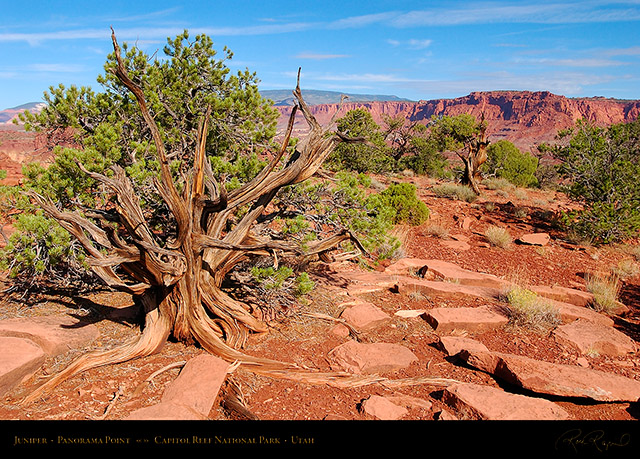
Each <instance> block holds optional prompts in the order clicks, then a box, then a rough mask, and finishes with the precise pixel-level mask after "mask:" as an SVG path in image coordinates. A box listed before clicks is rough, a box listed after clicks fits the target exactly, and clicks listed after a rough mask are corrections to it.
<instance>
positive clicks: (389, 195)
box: [381, 183, 429, 226]
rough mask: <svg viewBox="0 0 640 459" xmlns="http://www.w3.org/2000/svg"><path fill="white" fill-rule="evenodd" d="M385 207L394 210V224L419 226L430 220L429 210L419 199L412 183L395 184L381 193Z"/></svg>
mask: <svg viewBox="0 0 640 459" xmlns="http://www.w3.org/2000/svg"><path fill="white" fill-rule="evenodd" d="M381 196H382V199H383V201H384V205H385V206H387V207H389V208H390V209H393V210H394V211H395V215H394V217H393V223H395V224H399V223H407V224H409V225H414V226H418V225H421V224H422V223H424V222H425V221H427V220H428V219H429V208H428V207H427V205H426V204H425V203H424V202H422V201H420V200H419V199H418V196H417V195H416V187H415V185H413V184H411V183H394V184H392V185H390V186H389V188H387V189H386V190H384V191H383V192H382V193H381Z"/></svg>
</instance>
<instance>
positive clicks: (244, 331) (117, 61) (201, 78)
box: [25, 32, 365, 402]
mask: <svg viewBox="0 0 640 459" xmlns="http://www.w3.org/2000/svg"><path fill="white" fill-rule="evenodd" d="M112 42H113V49H114V51H113V53H112V54H111V55H110V56H109V57H108V60H107V63H106V65H105V70H106V73H105V75H104V76H100V77H99V82H100V83H101V84H102V85H103V88H104V90H103V91H101V92H94V91H93V90H92V89H90V88H77V87H71V88H64V87H62V86H58V87H53V88H51V89H50V92H49V93H48V94H46V96H45V98H46V102H47V107H46V108H45V109H44V110H43V111H42V112H41V113H40V114H38V115H31V114H27V115H26V116H25V121H26V123H27V126H28V127H29V128H31V129H38V130H41V131H43V132H45V133H47V134H48V135H49V136H50V137H52V138H55V137H56V136H60V135H63V136H64V137H65V138H66V139H67V140H68V141H69V144H68V146H67V147H64V148H62V147H60V148H57V150H56V155H55V161H54V163H53V165H52V166H50V167H49V168H42V167H39V166H32V167H31V168H30V169H29V170H27V171H26V173H27V176H28V180H27V183H28V185H27V186H26V192H27V194H28V196H29V197H30V198H31V199H32V201H33V203H34V204H35V205H36V206H37V207H39V208H40V209H42V210H43V211H44V213H45V214H46V215H47V216H48V217H49V218H50V219H52V220H53V221H55V222H57V224H59V225H60V226H61V227H62V228H63V229H64V230H66V231H67V232H68V233H69V234H70V235H71V236H72V237H73V239H74V240H75V241H76V243H77V244H79V245H80V246H81V248H82V249H83V252H84V254H85V255H86V257H85V259H84V262H85V263H86V264H87V265H88V266H90V269H91V271H92V272H93V273H94V275H95V276H97V277H98V278H99V279H100V280H101V281H102V282H103V283H104V284H106V285H107V286H109V287H110V288H112V289H114V290H117V291H122V292H127V293H129V294H131V295H132V296H133V297H134V298H135V300H136V301H137V303H138V304H140V305H141V307H142V308H143V310H144V313H145V324H144V328H143V330H142V332H141V334H140V336H138V337H137V338H136V339H134V340H133V341H132V342H130V343H126V344H124V345H123V346H120V347H116V348H114V349H111V350H107V351H94V352H90V353H88V354H85V355H83V356H82V357H80V358H79V359H78V360H76V361H75V362H73V363H72V364H70V365H69V366H68V367H67V368H66V369H64V370H63V371H62V372H60V373H59V374H57V375H56V376H54V377H53V378H52V379H50V380H49V381H48V382H46V383H45V384H44V385H43V386H41V387H40V388H39V389H38V390H37V391H35V392H34V393H32V394H31V395H30V396H29V397H27V399H26V400H25V401H27V402H28V401H32V400H34V399H35V398H36V397H38V396H40V395H42V394H44V393H46V392H48V391H49V390H51V389H52V388H53V387H55V386H56V385H57V384H59V383H60V382H61V381H63V380H64V379H66V378H68V377H70V376H72V375H74V374H77V373H78V372H81V371H84V370H86V369H89V368H93V367H96V366H102V365H106V364H111V363H118V362H123V361H126V360H130V359H133V358H137V357H142V356H145V355H149V354H152V353H154V352H157V351H159V350H160V349H161V348H162V346H163V344H164V342H165V341H166V340H167V338H168V337H169V335H172V336H173V337H174V338H176V339H178V340H181V341H183V342H185V343H196V344H198V345H199V346H201V347H202V348H204V349H206V350H207V351H209V352H211V353H213V354H215V355H218V356H220V357H222V358H224V359H226V360H228V361H230V362H238V363H240V364H241V365H244V366H245V367H249V368H251V369H253V370H254V371H257V372H264V373H268V374H272V375H280V376H284V377H289V378H296V379H297V378H304V379H307V380H321V381H326V382H333V383H335V384H342V383H344V381H348V380H349V379H350V375H347V374H341V373H338V374H333V373H332V374H329V375H326V374H318V373H314V372H309V371H301V370H300V368H299V367H298V366H297V365H294V364H289V363H283V362H277V361H272V360H266V359H262V358H258V357H253V356H250V355H247V354H245V353H244V352H242V350H241V349H242V347H243V345H244V344H245V343H246V340H247V338H248V336H249V335H250V334H251V333H260V332H265V331H266V330H267V326H266V324H265V323H264V322H262V321H261V320H260V319H259V318H257V317H256V316H255V315H254V314H252V309H251V306H250V305H248V304H245V303H243V302H242V301H241V300H238V299H236V298H233V297H232V296H231V295H230V294H228V293H227V292H226V291H225V290H224V289H223V287H222V284H223V281H224V280H225V277H226V276H227V275H228V273H229V272H230V271H231V270H232V269H234V267H236V266H237V265H238V264H239V263H241V262H243V261H245V260H247V259H248V258H250V257H252V256H271V255H273V254H275V253H278V254H280V256H282V254H293V255H296V256H301V257H313V256H316V255H319V254H324V253H326V252H328V251H331V250H333V249H334V248H336V247H337V246H339V245H340V244H341V243H342V242H345V241H351V242H352V244H353V245H354V247H359V248H360V249H361V250H362V251H363V252H364V251H365V249H364V248H363V247H362V246H361V245H360V243H359V241H358V239H357V238H356V237H355V236H354V234H353V233H352V232H351V231H350V230H349V229H348V228H344V227H343V228H338V229H337V230H336V231H335V232H334V233H333V234H330V235H328V236H327V237H326V238H323V239H319V240H313V241H308V242H307V243H306V244H305V245H304V246H301V245H300V244H298V243H295V242H289V241H287V240H279V239H273V238H271V237H269V236H268V233H266V235H265V234H261V233H260V232H259V231H258V230H257V228H259V226H260V221H259V220H260V218H261V217H263V215H264V213H265V209H267V207H268V206H270V205H271V204H273V201H274V198H275V197H276V196H277V195H278V192H279V191H280V190H282V189H284V188H286V187H290V186H293V185H296V184H299V183H301V182H304V181H305V180H307V179H309V178H310V177H312V176H313V175H314V174H315V173H316V172H317V171H318V169H319V168H320V166H321V165H322V163H323V161H324V160H325V159H326V158H327V157H328V156H329V155H330V154H331V153H332V152H333V151H334V149H335V147H336V146H337V145H338V144H341V143H352V142H360V141H362V140H363V139H353V138H350V137H347V136H346V135H345V134H344V133H340V132H337V133H334V132H330V131H329V128H328V127H322V126H320V125H319V123H318V122H317V121H316V119H315V118H314V117H313V115H312V114H311V112H310V110H309V107H308V106H307V104H306V103H305V101H304V100H303V98H302V93H301V91H300V86H299V76H298V84H297V85H296V88H295V90H294V91H293V94H294V96H295V99H296V106H295V107H294V110H293V112H292V114H291V116H290V118H289V122H288V126H287V130H286V132H285V133H284V139H283V140H282V142H281V143H280V144H276V143H275V142H274V140H273V138H274V133H275V127H276V115H277V113H276V112H275V110H274V109H273V108H272V107H271V105H270V104H269V103H268V102H267V101H265V100H264V99H262V98H261V97H260V95H259V93H258V90H257V79H256V77H255V75H254V74H251V73H249V72H248V71H247V72H239V73H238V74H237V75H231V74H230V72H229V70H228V68H227V67H226V65H225V64H224V61H225V60H226V59H228V58H230V57H231V53H230V52H228V51H226V55H225V57H224V58H223V59H217V58H216V53H215V51H214V49H213V43H212V41H211V39H210V38H209V37H206V36H204V35H199V36H197V37H195V39H194V40H192V41H190V37H189V35H188V33H187V32H185V33H184V34H182V35H180V36H178V37H177V38H175V39H174V40H168V44H167V46H166V47H165V49H164V52H165V55H166V59H151V58H149V56H147V55H146V54H144V53H143V52H142V51H140V50H139V49H137V48H132V49H128V48H127V47H126V45H123V47H122V48H121V47H120V45H119V43H118V41H117V39H116V36H115V33H113V32H112ZM123 51H124V53H123ZM298 111H299V112H301V113H302V115H303V116H304V118H305V120H306V122H307V123H308V124H309V126H310V133H309V135H308V137H307V138H305V139H302V140H301V141H300V142H297V143H296V144H295V147H291V145H292V144H293V142H292V141H291V133H292V129H293V124H294V123H293V122H294V117H295V115H296V112H298ZM69 145H71V146H69ZM238 155H242V156H243V158H247V156H249V157H251V155H254V156H253V158H254V159H255V161H253V162H250V163H251V164H252V165H253V166H252V167H248V168H245V170H250V172H248V173H247V174H246V176H245V177H244V180H243V181H240V182H235V183H232V182H231V181H230V180H228V178H227V177H225V174H224V172H221V171H220V170H221V168H219V167H216V165H218V166H219V165H220V164H221V163H220V162H219V161H217V159H216V158H218V159H219V158H233V157H236V156H238ZM256 158H257V159H256ZM258 164H260V165H263V166H264V167H258V166H257V165H258ZM214 169H216V171H214ZM222 169H224V168H222ZM236 178H237V177H236Z"/></svg>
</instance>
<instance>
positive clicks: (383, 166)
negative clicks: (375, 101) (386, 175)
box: [326, 108, 395, 173]
mask: <svg viewBox="0 0 640 459" xmlns="http://www.w3.org/2000/svg"><path fill="white" fill-rule="evenodd" d="M336 124H337V129H338V132H340V133H341V134H343V135H346V136H348V137H364V138H365V139H366V140H367V141H368V142H367V143H363V142H359V143H344V142H343V143H340V144H339V145H338V146H337V147H336V149H335V151H334V152H333V153H332V154H331V155H330V156H329V158H327V161H326V165H327V166H328V167H329V168H330V169H333V170H335V171H340V170H346V171H354V172H373V173H379V172H386V171H390V170H393V169H394V168H395V161H394V160H393V158H392V157H391V156H390V155H389V152H390V151H389V150H390V149H389V147H388V146H387V144H386V143H385V140H384V134H383V133H382V131H381V130H380V126H378V124H377V123H376V122H375V121H374V120H373V117H372V116H371V113H369V111H368V110H366V109H364V108H358V109H354V110H350V111H348V112H347V113H346V114H345V115H344V116H343V117H342V118H339V119H338V120H337V122H336Z"/></svg>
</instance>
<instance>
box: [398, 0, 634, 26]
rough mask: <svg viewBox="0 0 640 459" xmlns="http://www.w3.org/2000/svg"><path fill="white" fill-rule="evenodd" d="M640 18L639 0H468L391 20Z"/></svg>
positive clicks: (544, 21) (460, 21)
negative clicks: (623, 0) (625, 0)
mask: <svg viewBox="0 0 640 459" xmlns="http://www.w3.org/2000/svg"><path fill="white" fill-rule="evenodd" d="M445 5H446V4H445ZM638 19H640V5H639V4H638V3H637V2H628V3H627V4H623V3H620V2H618V3H614V2H606V1H605V2H603V1H564V2H555V3H552V2H530V3H521V2H512V3H511V4H504V3H498V2H481V3H468V4H467V5H465V6H464V7H455V8H448V7H446V6H444V7H437V8H431V9H425V10H414V11H409V12H406V13H403V14H400V15H398V16H395V17H394V18H393V19H391V21H390V23H391V25H393V26H396V27H416V26H428V25H430V26H446V25H463V24H491V23H530V24H534V23H541V24H571V23H596V22H618V21H631V20H638Z"/></svg>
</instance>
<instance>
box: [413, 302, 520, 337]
mask: <svg viewBox="0 0 640 459" xmlns="http://www.w3.org/2000/svg"><path fill="white" fill-rule="evenodd" d="M425 320H426V321H427V322H428V323H429V325H431V326H432V327H433V329H434V330H436V331H437V332H439V333H448V332H451V331H453V330H456V329H462V330H467V331H472V332H481V331H487V330H494V329H497V328H501V327H503V326H504V325H506V324H507V323H508V322H509V318H508V317H506V316H505V315H503V314H501V313H499V312H497V311H495V310H493V309H492V308H488V307H478V308H435V309H430V310H428V311H427V313H426V314H425Z"/></svg>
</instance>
